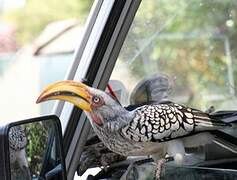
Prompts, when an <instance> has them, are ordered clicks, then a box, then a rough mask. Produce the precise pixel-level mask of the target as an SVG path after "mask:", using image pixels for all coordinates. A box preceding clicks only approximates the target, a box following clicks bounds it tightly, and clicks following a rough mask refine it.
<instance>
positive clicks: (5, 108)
mask: <svg viewBox="0 0 237 180" xmlns="http://www.w3.org/2000/svg"><path fill="white" fill-rule="evenodd" d="M92 3H93V1H92V0H89V1H75V0H69V1H65V2H61V3H58V2H57V1H54V0H49V1H48V0H43V1H37V0H29V1H25V0H11V1H2V3H1V4H0V9H1V14H0V99H1V101H0V108H1V113H0V120H1V121H9V120H11V119H24V118H27V117H33V116H38V115H41V114H49V113H51V112H52V109H53V105H54V103H55V102H49V103H43V104H40V105H36V103H35V101H36V99H37V97H38V95H39V93H40V92H41V90H42V89H43V88H44V87H45V86H46V85H48V84H49V83H52V82H55V81H59V80H62V79H64V78H65V76H66V74H67V71H68V69H69V67H70V64H71V63H72V60H73V53H74V49H75V48H76V47H77V46H78V45H79V43H80V38H81V36H82V35H83V27H84V23H85V20H86V17H87V15H88V13H89V9H90V7H91V6H92ZM78 34H79V35H78Z"/></svg>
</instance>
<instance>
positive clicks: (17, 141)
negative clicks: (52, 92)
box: [0, 115, 66, 180]
mask: <svg viewBox="0 0 237 180" xmlns="http://www.w3.org/2000/svg"><path fill="white" fill-rule="evenodd" d="M0 159H1V161H0V177H1V179H4V180H10V179H11V180H31V179H33V180H66V170H65V162H64V156H63V149H62V133H61V124H60V120H59V119H58V117H57V116H54V115H51V116H43V117H38V118H33V119H28V120H23V121H18V122H14V123H9V124H5V125H3V126H2V127H0ZM1 169H3V172H1V171H2V170H1Z"/></svg>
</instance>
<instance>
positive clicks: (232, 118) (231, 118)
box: [209, 111, 237, 126]
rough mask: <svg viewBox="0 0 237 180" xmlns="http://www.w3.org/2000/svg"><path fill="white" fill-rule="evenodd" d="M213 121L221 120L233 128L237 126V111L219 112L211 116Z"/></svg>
mask: <svg viewBox="0 0 237 180" xmlns="http://www.w3.org/2000/svg"><path fill="white" fill-rule="evenodd" d="M209 117H210V118H211V119H215V120H220V121H222V122H225V123H229V124H231V125H233V126H235V125H236V124H237V111H217V112H214V113H212V114H210V115H209Z"/></svg>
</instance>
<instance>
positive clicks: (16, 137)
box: [8, 126, 27, 150]
mask: <svg viewBox="0 0 237 180" xmlns="http://www.w3.org/2000/svg"><path fill="white" fill-rule="evenodd" d="M8 139H9V146H10V148H12V149H13V150H21V149H24V148H25V147H26V145H27V138H26V135H25V131H24V128H22V127H21V126H13V127H11V128H10V130H9V136H8Z"/></svg>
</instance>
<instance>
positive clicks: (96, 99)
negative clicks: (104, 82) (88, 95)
mask: <svg viewBox="0 0 237 180" xmlns="http://www.w3.org/2000/svg"><path fill="white" fill-rule="evenodd" d="M92 101H93V102H94V103H96V104H98V103H100V101H101V99H100V97H98V96H94V97H93V98H92Z"/></svg>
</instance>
